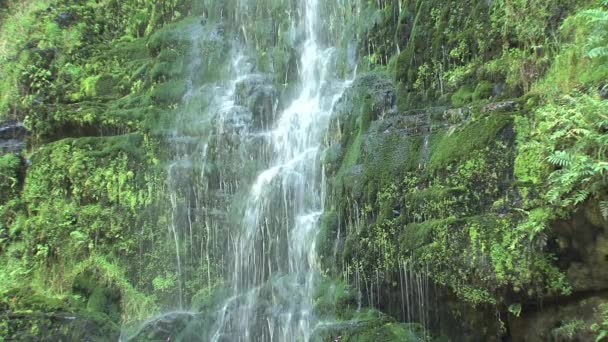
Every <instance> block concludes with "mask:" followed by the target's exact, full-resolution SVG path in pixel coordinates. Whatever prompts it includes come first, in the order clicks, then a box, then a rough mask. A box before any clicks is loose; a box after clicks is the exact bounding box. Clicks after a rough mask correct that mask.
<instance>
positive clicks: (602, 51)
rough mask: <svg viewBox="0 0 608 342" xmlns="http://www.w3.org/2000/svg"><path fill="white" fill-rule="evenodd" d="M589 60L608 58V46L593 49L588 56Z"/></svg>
mask: <svg viewBox="0 0 608 342" xmlns="http://www.w3.org/2000/svg"><path fill="white" fill-rule="evenodd" d="M587 55H588V56H589V58H600V57H606V56H608V46H600V47H596V48H594V49H591V51H589V53H588V54H587Z"/></svg>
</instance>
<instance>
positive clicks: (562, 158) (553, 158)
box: [547, 151, 572, 167]
mask: <svg viewBox="0 0 608 342" xmlns="http://www.w3.org/2000/svg"><path fill="white" fill-rule="evenodd" d="M547 161H549V163H551V164H553V165H556V166H560V167H567V166H570V165H572V155H570V154H568V152H566V151H556V152H554V153H553V154H552V155H550V156H549V157H547Z"/></svg>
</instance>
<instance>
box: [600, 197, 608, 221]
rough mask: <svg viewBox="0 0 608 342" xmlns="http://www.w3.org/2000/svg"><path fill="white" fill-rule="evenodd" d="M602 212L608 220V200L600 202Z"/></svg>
mask: <svg viewBox="0 0 608 342" xmlns="http://www.w3.org/2000/svg"><path fill="white" fill-rule="evenodd" d="M600 212H601V213H602V216H604V219H606V220H608V201H601V202H600Z"/></svg>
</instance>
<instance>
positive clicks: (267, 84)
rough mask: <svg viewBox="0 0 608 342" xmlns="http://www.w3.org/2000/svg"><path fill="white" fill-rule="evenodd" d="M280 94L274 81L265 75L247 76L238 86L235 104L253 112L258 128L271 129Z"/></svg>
mask: <svg viewBox="0 0 608 342" xmlns="http://www.w3.org/2000/svg"><path fill="white" fill-rule="evenodd" d="M277 99H278V93H277V91H276V89H275V88H274V86H273V84H272V79H271V78H270V77H268V76H265V75H260V74H252V75H247V76H245V77H244V78H243V80H241V81H240V82H239V83H238V84H237V85H236V98H235V102H236V103H237V104H238V105H240V106H244V107H246V108H247V109H249V110H250V111H251V113H252V114H253V119H254V122H255V125H256V126H257V127H270V125H271V124H272V122H273V121H274V116H275V110H276V104H277Z"/></svg>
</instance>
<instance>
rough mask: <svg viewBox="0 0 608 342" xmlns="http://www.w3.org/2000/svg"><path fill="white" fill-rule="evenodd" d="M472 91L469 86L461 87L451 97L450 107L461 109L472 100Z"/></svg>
mask: <svg viewBox="0 0 608 342" xmlns="http://www.w3.org/2000/svg"><path fill="white" fill-rule="evenodd" d="M473 94H474V90H473V89H472V88H471V87H469V86H463V87H461V88H460V89H458V90H457V91H456V92H455V93H454V94H453V95H452V105H453V106H454V107H463V106H465V105H467V104H469V103H470V102H471V101H472V100H473Z"/></svg>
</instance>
